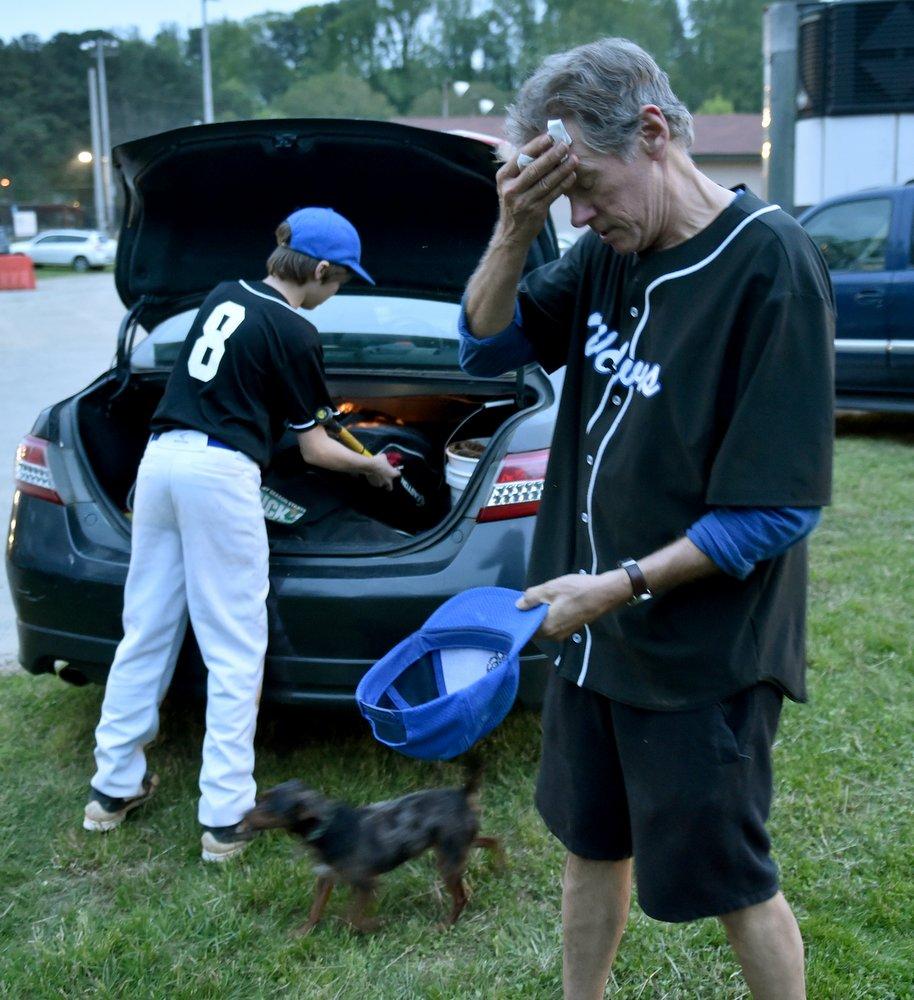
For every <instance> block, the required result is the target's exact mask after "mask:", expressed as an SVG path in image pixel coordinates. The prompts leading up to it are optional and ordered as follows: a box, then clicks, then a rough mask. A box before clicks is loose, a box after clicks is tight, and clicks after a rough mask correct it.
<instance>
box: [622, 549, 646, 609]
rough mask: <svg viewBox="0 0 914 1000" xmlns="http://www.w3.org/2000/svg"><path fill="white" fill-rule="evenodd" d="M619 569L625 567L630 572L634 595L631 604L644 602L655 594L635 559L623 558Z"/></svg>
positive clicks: (629, 602)
mask: <svg viewBox="0 0 914 1000" xmlns="http://www.w3.org/2000/svg"><path fill="white" fill-rule="evenodd" d="M619 569H624V570H625V572H626V573H627V574H628V578H629V580H631V584H632V596H631V600H630V601H628V604H629V605H630V606H635V605H636V604H643V603H644V602H645V601H649V600H650V599H651V598H652V597H653V596H654V595H653V594H652V593H651V588H650V587H649V586H648V585H647V580H645V578H644V574H643V573H642V572H641V567H640V566H639V565H638V564H637V563H636V562H635V560H634V559H623V560H622V561H621V562H620V563H619Z"/></svg>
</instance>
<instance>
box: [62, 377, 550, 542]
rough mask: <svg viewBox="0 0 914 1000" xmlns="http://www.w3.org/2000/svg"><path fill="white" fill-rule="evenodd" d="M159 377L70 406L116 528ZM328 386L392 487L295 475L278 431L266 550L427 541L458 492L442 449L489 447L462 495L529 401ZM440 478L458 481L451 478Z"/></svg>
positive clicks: (380, 386)
mask: <svg viewBox="0 0 914 1000" xmlns="http://www.w3.org/2000/svg"><path fill="white" fill-rule="evenodd" d="M166 378H167V375H166V374H165V373H163V374H161V375H154V374H149V375H134V376H133V377H132V378H131V380H130V382H129V383H128V384H127V386H126V388H124V389H123V390H122V391H120V392H119V391H118V387H117V383H116V381H115V380H114V378H111V379H108V380H105V381H103V382H101V383H99V384H97V385H96V386H95V387H94V388H93V389H92V390H90V391H89V392H88V393H87V394H86V395H84V396H83V397H82V398H81V399H80V400H79V409H78V420H79V434H80V438H81V444H82V447H83V449H84V451H85V454H86V458H87V460H88V463H89V466H90V467H91V469H92V471H93V473H94V475H95V478H96V481H97V483H98V486H99V487H100V489H101V491H102V492H103V493H104V494H105V497H106V499H107V500H108V502H109V503H110V504H111V505H112V506H113V507H114V508H115V509H116V510H117V511H118V512H119V515H120V516H121V517H122V518H124V519H127V518H129V517H130V514H129V511H130V507H131V505H132V491H133V486H134V483H135V480H136V472H137V468H138V466H139V462H140V459H141V457H142V454H143V449H144V448H145V446H146V441H147V439H148V437H149V422H150V420H151V418H152V414H153V412H154V410H155V408H156V406H157V405H158V402H159V399H160V398H161V396H162V392H163V391H164V388H165V381H166ZM328 384H329V387H330V389H331V392H332V393H333V394H334V398H335V399H336V400H337V408H338V410H339V411H340V417H339V420H340V423H342V424H343V426H345V427H346V429H347V430H348V431H349V432H350V433H352V434H353V435H354V436H355V437H356V438H357V440H359V441H360V442H361V443H362V444H363V445H364V446H365V447H366V448H368V450H369V451H372V452H375V453H377V452H380V451H384V452H386V453H387V454H388V455H389V456H390V458H391V459H392V460H393V461H394V463H395V464H397V465H399V466H400V468H401V479H400V480H398V483H397V487H396V488H395V489H394V490H393V492H390V493H388V492H387V491H384V490H379V489H375V488H374V487H372V486H370V485H369V484H368V483H367V482H366V481H365V480H364V479H363V477H361V476H349V475H346V474H342V473H333V472H327V471H325V470H322V469H317V468H314V467H312V466H307V465H306V464H305V463H304V461H303V460H302V458H301V455H300V454H299V451H298V444H297V441H296V438H295V435H294V434H292V433H291V432H287V433H286V434H285V435H284V436H283V438H282V439H281V440H280V441H279V443H278V444H277V446H276V448H275V449H274V452H273V459H272V462H271V464H270V466H269V468H268V469H267V470H266V471H265V472H264V475H263V487H264V489H263V491H262V500H263V502H264V510H265V516H266V517H267V533H268V536H269V539H270V548H271V551H274V552H277V553H279V552H297V553H328V554H329V553H359V554H364V553H368V552H380V551H384V550H386V549H391V548H399V547H402V546H404V545H408V544H411V542H412V541H413V540H414V539H416V538H418V537H421V536H423V535H426V534H429V533H432V532H434V531H435V529H437V528H438V527H440V526H441V525H443V524H444V523H445V522H446V521H448V520H449V519H450V517H451V514H452V513H454V512H455V505H459V504H460V497H461V496H465V495H466V492H464V493H463V494H459V493H458V494H457V500H456V501H452V490H451V487H450V486H449V484H448V482H447V479H446V469H445V466H446V455H445V447H446V445H448V443H449V442H450V443H454V442H457V441H467V440H474V439H482V440H483V441H485V440H486V439H491V441H490V442H489V444H488V445H487V452H483V453H482V457H481V459H480V460H479V461H478V463H477V464H476V468H475V471H473V472H471V473H470V479H469V480H468V482H467V485H466V489H467V490H471V489H472V488H473V487H474V485H475V484H476V483H477V482H478V480H479V477H480V476H482V475H484V474H485V470H486V469H487V468H488V467H489V465H490V463H489V462H488V461H487V460H486V454H491V451H492V441H494V440H495V439H496V436H497V435H498V432H499V429H500V428H502V427H504V426H505V425H506V424H507V423H509V422H513V419H512V418H514V417H515V416H516V415H517V414H518V413H519V412H521V411H523V410H526V409H529V408H530V407H533V406H535V405H536V404H537V403H538V402H539V393H538V392H537V391H536V390H535V389H534V388H533V387H531V386H530V385H527V386H525V387H524V389H523V393H522V398H521V400H520V402H518V399H517V395H516V389H515V387H514V386H513V385H512V384H511V383H505V382H501V383H476V384H474V385H473V386H472V389H473V391H472V392H469V391H466V389H467V388H468V387H462V386H460V385H459V383H451V384H450V385H447V386H442V388H441V390H440V391H438V392H435V393H434V395H433V394H431V393H430V390H429V386H428V383H425V384H410V383H408V382H404V381H399V380H398V381H396V382H393V381H391V382H387V383H379V382H378V381H376V380H372V381H367V380H366V379H364V378H359V379H352V380H348V381H346V380H343V379H342V378H333V377H332V376H331V377H330V378H329V379H328ZM477 451H478V448H477ZM452 478H455V479H456V481H458V482H459V483H461V484H462V483H463V481H464V480H463V479H462V478H460V476H459V475H456V474H454V473H453V470H452ZM455 516H457V515H456V513H455Z"/></svg>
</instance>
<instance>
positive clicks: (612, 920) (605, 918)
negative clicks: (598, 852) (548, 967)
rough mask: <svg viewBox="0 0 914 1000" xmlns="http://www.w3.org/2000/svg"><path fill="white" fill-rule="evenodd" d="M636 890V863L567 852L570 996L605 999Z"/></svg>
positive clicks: (570, 998) (566, 929)
mask: <svg viewBox="0 0 914 1000" xmlns="http://www.w3.org/2000/svg"><path fill="white" fill-rule="evenodd" d="M631 892H632V862H631V859H630V858H629V859H626V860H625V861H588V860H587V859H586V858H580V857H578V856H577V855H576V854H572V853H571V852H570V851H569V853H568V857H567V860H566V862H565V878H564V880H563V883H562V931H563V935H564V963H563V977H562V978H563V983H564V987H565V1000H600V998H601V997H602V996H603V991H604V990H605V988H606V980H607V979H608V978H609V970H610V967H611V966H612V963H613V959H614V958H615V957H616V950H617V949H618V947H619V941H620V940H621V939H622V932H623V931H624V930H625V922H626V920H627V919H628V908H629V902H630V900H631Z"/></svg>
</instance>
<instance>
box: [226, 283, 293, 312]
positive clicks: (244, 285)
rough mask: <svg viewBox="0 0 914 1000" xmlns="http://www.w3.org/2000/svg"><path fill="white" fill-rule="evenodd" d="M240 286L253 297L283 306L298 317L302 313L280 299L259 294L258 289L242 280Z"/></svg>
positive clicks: (263, 293) (264, 293)
mask: <svg viewBox="0 0 914 1000" xmlns="http://www.w3.org/2000/svg"><path fill="white" fill-rule="evenodd" d="M238 284H239V285H241V287H242V288H243V289H244V290H245V291H246V292H250V293H251V295H257V296H259V297H260V298H261V299H266V300H267V302H275V303H276V305H278V306H282V307H283V308H284V309H288V310H289V311H290V312H294V313H295V315H296V316H300V315H301V313H299V311H298V310H297V309H296V308H295V307H294V306H290V305H289V303H288V302H280V300H279V299H277V298H275V297H274V296H273V295H267V294H266V292H258V291H257V289H256V288H251V286H250V285H249V284H248V283H247V282H246V281H245V280H244V279H242V278H239V280H238Z"/></svg>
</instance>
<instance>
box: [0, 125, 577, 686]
mask: <svg viewBox="0 0 914 1000" xmlns="http://www.w3.org/2000/svg"><path fill="white" fill-rule="evenodd" d="M114 162H115V165H116V168H117V171H118V173H119V176H120V179H121V182H122V186H123V191H124V197H125V200H126V209H125V211H124V220H125V221H124V223H123V227H122V229H121V233H120V239H119V242H118V253H117V262H116V266H115V283H116V286H117V290H118V292H119V294H120V297H121V299H122V301H123V303H124V305H125V306H126V308H127V310H128V312H127V315H126V316H125V318H124V321H123V323H122V324H121V328H120V332H119V333H118V336H117V353H116V363H115V366H114V367H113V368H112V369H111V370H110V371H108V372H105V373H104V374H102V375H100V376H99V378H98V379H96V380H95V381H94V382H93V383H92V384H91V385H89V386H87V387H86V388H85V389H84V390H82V391H81V392H79V393H77V394H76V395H75V396H72V397H71V398H69V399H66V400H63V401H61V402H59V403H56V404H55V405H53V406H51V407H49V408H48V409H47V410H45V411H44V412H43V413H42V414H40V416H39V417H38V419H37V421H36V423H35V425H34V427H33V428H32V431H31V433H30V434H29V435H27V436H26V437H25V438H24V439H23V441H22V443H21V445H20V447H19V450H18V454H17V465H16V493H15V498H14V503H13V509H12V516H11V521H10V528H9V544H8V546H7V572H8V577H9V583H10V590H11V592H12V596H13V602H14V605H15V608H16V614H17V618H18V629H19V642H20V646H19V657H20V661H21V663H22V664H23V666H24V667H25V668H26V669H27V670H29V671H32V672H33V673H40V672H50V671H53V670H55V669H56V670H57V671H58V673H60V675H61V676H62V677H63V678H64V679H66V680H71V681H74V682H77V683H82V682H85V681H87V680H90V681H99V682H100V681H103V680H104V678H105V676H106V673H107V668H108V666H109V664H110V662H111V660H112V657H113V655H114V651H115V648H116V646H117V643H118V640H119V639H120V637H121V635H122V628H121V608H122V600H123V595H122V591H123V586H124V581H125V577H126V573H127V565H128V559H129V555H130V512H129V508H130V502H131V491H132V487H133V484H134V481H135V477H136V471H137V467H138V464H139V461H140V457H141V455H142V452H143V448H144V445H145V443H146V440H147V437H148V434H149V429H148V428H149V421H150V418H151V415H152V413H153V410H154V409H155V407H156V405H157V403H158V401H159V399H160V397H161V395H162V392H163V389H164V386H165V382H166V379H167V377H168V373H169V370H170V367H171V365H172V364H173V362H174V360H175V357H176V355H177V351H178V349H179V347H180V345H181V343H182V341H183V339H184V338H185V336H186V334H187V332H188V330H189V328H190V325H191V323H192V321H193V317H194V315H195V313H196V309H197V308H198V306H199V304H200V303H201V302H202V300H203V298H204V296H205V295H206V293H207V292H208V291H209V290H210V289H211V288H212V287H213V286H214V285H215V284H216V283H217V282H219V281H220V280H223V279H225V278H226V277H234V276H238V277H254V278H256V277H260V276H262V274H263V271H264V262H265V260H266V258H267V256H268V255H269V253H270V250H271V248H272V247H273V246H275V241H273V239H272V230H273V227H274V226H275V225H276V224H277V223H278V222H279V221H280V220H281V219H282V218H284V217H285V216H286V215H287V214H288V213H289V212H290V211H291V210H293V209H295V208H296V207H299V206H301V205H306V204H317V205H331V206H333V207H334V208H336V209H337V210H338V211H340V212H342V213H343V214H344V215H345V216H346V217H347V218H350V219H352V220H353V222H354V223H355V224H356V226H357V228H358V229H359V231H360V234H361V236H362V245H363V263H364V265H365V267H366V268H367V270H368V271H369V273H370V274H372V275H373V276H374V278H375V279H376V281H377V285H376V287H374V288H366V287H365V286H357V285H355V284H352V285H347V286H344V288H343V290H342V291H341V292H340V293H339V294H338V295H337V296H336V297H334V298H333V299H331V300H330V301H329V302H327V303H325V304H324V305H323V306H321V307H320V308H319V309H318V310H316V311H314V312H313V313H310V314H309V316H310V318H312V319H313V320H314V322H315V324H316V325H317V327H318V329H319V330H320V331H321V337H322V341H323V345H324V352H325V358H326V364H327V374H328V384H329V386H330V389H331V392H332V393H333V395H334V398H335V401H336V403H337V406H338V409H340V410H341V411H342V412H343V413H344V414H346V416H345V418H344V419H345V420H346V422H347V427H348V429H349V430H351V431H353V432H354V433H355V434H356V436H357V437H361V438H362V440H363V441H364V442H365V443H366V444H368V446H369V447H371V448H372V449H373V450H377V449H379V448H380V446H381V444H382V442H384V441H386V442H387V443H388V444H390V442H393V446H394V447H395V449H396V450H398V451H399V452H400V453H401V456H405V457H406V458H407V459H409V458H410V457H412V459H413V460H414V461H415V462H416V463H419V461H420V459H421V460H422V462H423V463H424V464H425V466H427V468H426V471H427V472H428V471H429V469H430V470H431V471H430V475H429V476H427V477H426V481H425V485H424V486H423V489H424V490H426V498H427V500H428V502H427V503H425V504H424V505H422V506H421V507H417V506H416V505H412V506H409V505H399V506H398V504H397V502H396V498H395V496H394V495H388V497H387V498H386V499H385V498H381V497H380V492H381V491H378V490H373V489H372V488H371V487H368V486H367V485H366V486H365V490H363V491H362V492H360V491H359V488H358V484H361V479H358V480H357V481H355V484H354V481H353V480H352V479H351V478H350V477H345V476H341V477H338V478H337V479H332V477H333V475H334V474H332V473H327V474H325V475H326V476H327V477H331V478H323V479H317V478H316V477H317V476H318V473H317V471H316V470H309V469H308V468H307V467H306V466H305V465H304V463H303V462H302V460H301V457H300V455H299V454H298V450H297V442H296V439H295V437H294V435H291V434H289V435H287V436H286V437H285V438H284V439H283V440H282V441H280V442H279V444H278V446H277V447H276V449H275V452H274V457H273V461H272V463H271V466H270V469H269V472H268V473H267V475H266V476H265V480H264V484H265V487H267V488H268V489H269V491H270V492H269V493H265V494H264V507H265V511H267V512H268V514H269V519H268V522H267V523H268V534H269V538H270V547H271V581H272V586H271V591H270V596H269V598H268V617H269V648H268V654H267V665H266V675H265V687H264V695H265V697H267V698H272V699H275V700H279V701H284V702H289V703H310V704H317V705H327V704H351V703H352V701H353V693H354V690H355V686H356V684H357V683H358V681H359V679H360V678H361V676H362V674H363V673H364V672H365V670H366V669H367V668H368V667H369V666H370V665H371V664H372V663H373V662H374V661H375V660H377V659H378V658H379V657H380V656H381V655H383V654H384V653H385V652H386V651H387V650H388V649H390V648H391V647H392V646H393V645H395V644H396V643H397V642H399V641H400V640H401V639H402V638H404V637H405V636H406V635H407V634H409V633H410V632H412V631H414V630H415V629H416V628H418V627H419V626H420V625H421V624H422V622H423V621H424V620H425V619H426V618H427V617H428V615H429V614H430V613H431V612H432V611H433V610H434V609H435V608H436V607H437V606H438V605H440V604H441V603H442V602H443V601H444V600H446V599H447V598H448V597H450V596H452V595H454V594H455V593H458V592H460V591H462V590H464V589H466V588H468V587H473V586H482V585H499V586H505V587H513V588H521V587H522V586H523V581H524V570H525V565H526V562H527V557H528V553H529V548H530V543H531V538H532V532H533V526H534V521H535V517H534V515H535V513H536V509H537V506H538V499H539V495H540V492H541V490H542V485H543V476H544V472H545V465H546V459H547V456H548V448H549V445H550V440H551V435H552V428H553V424H554V419H555V408H556V403H557V398H558V394H559V391H560V385H561V376H560V375H556V376H551V377H550V376H547V375H546V374H545V372H543V370H542V369H540V368H539V367H538V366H536V365H532V366H529V367H528V368H527V369H525V370H523V371H521V372H518V373H510V374H508V375H507V376H505V377H502V378H499V379H474V378H470V377H469V376H467V375H465V374H464V373H463V372H462V371H461V370H460V368H459V366H458V361H457V347H458V336H457V333H456V322H457V316H458V310H459V302H460V298H461V294H462V292H463V289H464V286H465V283H466V280H467V278H468V276H469V275H470V273H471V272H472V270H473V268H474V267H475V265H476V263H477V261H478V259H479V257H480V255H481V254H482V252H483V250H484V248H485V246H486V244H487V242H488V239H489V236H490V234H491V231H492V228H493V225H494V223H495V219H496V216H497V211H498V202H497V195H496V188H495V172H496V169H497V166H498V165H497V163H496V162H495V160H494V158H493V156H492V151H491V148H490V147H489V146H488V145H486V144H485V143H483V142H480V141H477V140H474V139H470V138H465V137H459V136H453V135H447V134H443V133H437V132H431V131H426V130H422V129H416V128H410V127H407V126H404V125H398V124H392V123H385V122H369V121H345V120H338V121H312V120H284V121H247V122H232V123H220V124H215V125H209V126H197V127H194V128H187V129H180V130H176V131H173V132H168V133H165V134H162V135H156V136H151V137H149V138H145V139H140V140H137V141H134V142H130V143H127V144H125V145H122V146H120V147H118V148H117V149H116V150H115V154H114ZM557 255H558V247H557V244H556V239H555V234H554V231H553V229H552V227H551V225H547V226H546V228H544V230H543V231H542V233H541V234H540V236H539V238H538V240H537V242H536V243H535V244H534V246H533V247H532V249H531V252H530V256H529V260H528V266H530V267H533V266H537V265H539V264H541V263H544V262H545V261H547V260H551V259H554V258H555V257H556V256H557ZM138 331H140V332H142V331H148V336H146V337H145V339H140V340H139V342H138V344H137V346H136V347H133V346H132V345H133V342H134V339H135V338H136V337H137V332H138ZM112 340H114V331H112ZM462 440H472V441H476V442H479V445H478V448H477V454H478V461H476V463H475V471H473V472H472V474H471V475H469V478H467V479H463V480H460V479H459V478H458V479H454V477H447V478H451V479H454V482H456V483H457V485H456V486H452V485H449V483H448V482H446V481H445V479H446V475H445V473H446V470H445V447H446V445H447V444H448V442H450V441H462ZM470 451H472V449H470ZM407 468H410V467H409V466H408V465H406V466H404V469H407ZM410 475H412V472H410ZM405 476H406V473H405V472H404V477H405ZM463 482H465V485H464V486H463V488H462V489H460V486H461V484H462V483H463ZM335 491H339V492H338V493H337V492H335ZM452 491H453V492H452ZM328 494H329V495H332V496H335V497H342V501H340V506H339V508H338V509H339V511H340V515H339V530H338V531H334V530H332V528H333V525H334V523H335V518H329V519H328V518H324V520H323V521H322V522H321V523H322V524H323V525H324V529H326V527H327V524H328V523H329V525H330V528H331V530H329V531H328V530H323V531H322V532H321V533H319V534H317V535H315V534H314V532H313V531H312V530H311V529H310V528H308V527H305V528H302V529H301V530H299V526H298V522H294V518H295V516H296V512H297V511H298V510H301V509H304V510H307V509H308V507H309V505H310V502H311V500H313V499H314V498H322V497H325V496H326V495H328ZM213 503H214V504H217V503H219V497H218V496H214V497H213ZM350 506H352V507H355V508H356V509H357V510H360V511H361V512H362V513H363V514H370V515H371V516H372V518H373V520H372V522H367V523H368V524H370V525H373V528H371V529H370V530H368V529H366V528H365V524H366V522H362V527H360V528H359V529H357V530H353V529H351V528H349V527H347V525H348V522H347V516H346V511H347V510H348V509H349V507H350ZM293 522H294V523H293ZM545 663H546V661H545V659H544V657H543V656H542V654H540V653H539V652H538V651H537V650H535V649H534V648H533V647H530V648H528V649H527V650H526V651H525V654H524V656H523V658H522V664H523V666H522V681H521V690H520V697H521V699H522V700H523V701H525V702H527V703H528V704H532V705H535V704H538V703H539V700H540V698H541V692H542V687H543V683H544V679H545ZM204 676H205V674H204V668H203V667H202V664H201V662H200V657H199V652H198V650H197V648H196V643H195V642H194V640H193V636H192V633H191V632H189V633H188V637H187V640H186V641H185V645H184V648H183V650H182V655H181V659H180V661H179V672H178V679H179V681H181V679H183V681H184V682H190V683H193V684H201V683H202V681H203V677H204Z"/></svg>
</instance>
